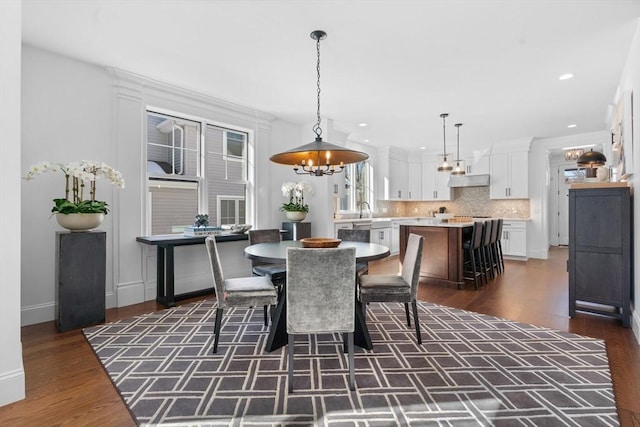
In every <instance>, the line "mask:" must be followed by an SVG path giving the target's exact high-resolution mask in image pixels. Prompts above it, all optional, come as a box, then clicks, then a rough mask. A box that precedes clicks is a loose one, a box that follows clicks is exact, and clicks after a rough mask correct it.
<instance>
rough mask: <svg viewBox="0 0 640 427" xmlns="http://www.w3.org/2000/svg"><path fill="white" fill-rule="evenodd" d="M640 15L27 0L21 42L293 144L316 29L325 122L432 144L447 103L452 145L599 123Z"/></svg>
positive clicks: (605, 3) (594, 127) (356, 4)
mask: <svg viewBox="0 0 640 427" xmlns="http://www.w3.org/2000/svg"><path fill="white" fill-rule="evenodd" d="M639 16H640V0H634V1H631V0H624V1H623V0H602V1H599V0H581V1H580V0H531V1H529V0H511V1H506V0H504V1H500V0H493V1H483V0H466V1H456V0H446V1H445V0H422V1H418V0H414V1H405V0H387V1H383V0H379V1H355V0H352V1H349V0H340V1H331V0H323V1H268V0H263V1H259V0H253V1H243V0H235V1H204V0H199V1H190V0H182V1H177V0H174V1H170V0H161V1H157V0H136V1H131V0H127V1H120V0H102V1H97V0H93V1H89V0H85V1H79V0H72V1H68V0H67V1H62V0H38V1H36V0H24V1H23V40H24V43H26V44H29V45H32V46H36V47H40V48H43V49H47V50H50V51H54V52H57V53H60V54H63V55H67V56H69V57H73V58H77V59H81V60H84V61H88V62H91V63H95V64H99V65H104V66H111V67H116V68H120V69H123V70H127V71H130V72H134V73H137V74H141V75H144V76H148V77H151V78H154V79H156V80H160V81H164V82H167V83H172V84H175V85H178V86H181V87H185V88H188V89H193V90H196V91H199V92H201V93H205V94H208V95H212V96H214V97H216V98H220V99H223V100H226V101H231V102H234V103H237V104H241V105H244V106H247V107H251V108H255V109H258V110H261V111H264V112H267V113H271V114H274V115H275V116H277V117H279V118H281V119H283V120H287V121H290V122H294V123H299V124H301V125H309V138H308V141H301V143H304V142H310V141H312V140H313V138H314V136H315V135H314V134H313V132H312V130H311V126H312V125H313V123H314V122H315V120H316V47H315V41H314V40H312V39H311V38H310V37H309V34H310V33H311V31H313V30H317V29H322V30H324V31H326V32H327V33H328V37H327V38H326V39H325V40H323V41H322V42H321V45H320V50H321V88H322V92H321V114H322V117H323V119H324V118H330V119H333V120H334V124H335V127H336V128H338V129H340V130H342V131H346V132H348V133H349V134H350V139H352V140H354V141H358V142H363V143H366V144H369V145H372V146H385V145H394V146H398V147H403V148H406V149H418V148H420V147H423V146H425V147H428V148H429V149H433V150H441V148H442V139H443V138H442V119H441V118H440V114H441V113H445V112H446V113H449V117H448V118H447V129H446V132H447V143H448V145H449V147H453V144H455V128H454V126H453V124H454V123H458V122H461V123H463V126H462V127H461V128H460V145H461V149H462V150H463V151H464V150H465V146H466V147H479V146H486V145H488V144H491V143H493V142H497V141H508V140H513V139H519V138H523V137H559V136H567V135H572V134H580V133H585V132H592V131H598V130H604V129H606V128H607V124H606V119H607V114H608V110H610V109H611V106H610V104H611V103H612V102H614V98H615V94H616V89H617V85H618V83H619V81H620V77H621V72H622V70H623V67H624V64H625V60H626V57H627V54H628V51H629V46H630V43H631V39H632V37H633V33H634V30H635V28H636V25H637V18H638V17H639ZM565 73H573V74H574V75H575V77H574V78H572V79H569V80H564V81H560V80H559V79H558V77H559V76H560V75H562V74H565ZM359 123H367V124H368V126H366V127H360V126H358V124H359ZM569 124H575V125H576V127H575V128H568V127H567V126H568V125H569ZM329 142H331V141H329ZM448 151H451V148H449V150H448Z"/></svg>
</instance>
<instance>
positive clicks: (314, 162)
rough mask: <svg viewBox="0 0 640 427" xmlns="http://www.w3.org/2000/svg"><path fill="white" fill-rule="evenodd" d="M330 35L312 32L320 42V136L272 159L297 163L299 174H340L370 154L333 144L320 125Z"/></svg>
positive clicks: (318, 56) (317, 64)
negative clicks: (323, 61)
mask: <svg viewBox="0 0 640 427" xmlns="http://www.w3.org/2000/svg"><path fill="white" fill-rule="evenodd" d="M326 37H327V33H326V32H324V31H321V30H316V31H313V32H312V33H311V38H312V39H313V40H315V41H316V52H317V63H316V71H317V76H318V78H317V84H316V86H317V106H318V108H317V110H316V117H317V122H316V124H315V125H314V126H313V132H314V133H315V134H316V139H315V141H313V142H310V143H308V144H305V145H301V146H300V147H296V148H293V149H291V150H289V151H285V152H283V153H278V154H274V155H273V156H271V157H270V158H269V160H271V161H272V162H274V163H280V164H283V165H290V166H293V170H294V172H295V173H296V174H298V175H312V176H323V175H333V174H334V173H340V172H342V171H343V170H344V166H345V165H346V164H350V163H358V162H361V161H363V160H367V159H368V158H369V155H368V154H367V153H363V152H361V151H356V150H350V149H348V148H346V147H342V146H340V145H335V144H330V143H328V142H325V141H323V140H322V128H321V127H320V122H321V119H320V40H323V39H325V38H326Z"/></svg>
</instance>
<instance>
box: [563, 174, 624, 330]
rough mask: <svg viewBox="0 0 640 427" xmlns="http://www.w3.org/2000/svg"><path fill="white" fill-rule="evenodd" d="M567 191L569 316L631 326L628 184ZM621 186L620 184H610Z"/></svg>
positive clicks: (574, 186)
mask: <svg viewBox="0 0 640 427" xmlns="http://www.w3.org/2000/svg"><path fill="white" fill-rule="evenodd" d="M598 184H600V185H597V186H595V185H594V186H592V187H590V186H589V185H588V184H582V185H572V187H571V189H570V190H569V261H568V264H567V268H568V271H569V316H570V317H575V314H576V311H585V312H591V313H596V314H599V315H605V316H612V317H615V318H618V319H620V320H621V321H622V326H624V327H629V326H630V325H631V317H630V300H631V281H632V264H631V263H632V254H631V251H632V245H633V235H632V233H633V228H632V226H631V221H632V220H631V204H632V203H631V193H630V188H629V187H628V186H625V187H621V186H613V185H609V186H605V185H603V184H601V183H598ZM608 184H621V183H608Z"/></svg>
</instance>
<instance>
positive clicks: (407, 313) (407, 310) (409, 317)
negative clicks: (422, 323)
mask: <svg viewBox="0 0 640 427" xmlns="http://www.w3.org/2000/svg"><path fill="white" fill-rule="evenodd" d="M404 312H405V314H406V315H407V326H409V327H411V316H409V303H408V302H405V303H404Z"/></svg>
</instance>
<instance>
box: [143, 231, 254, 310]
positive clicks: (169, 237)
mask: <svg viewBox="0 0 640 427" xmlns="http://www.w3.org/2000/svg"><path fill="white" fill-rule="evenodd" d="M205 239H206V237H205V236H199V237H188V236H184V235H182V234H159V235H154V236H141V237H136V241H137V242H140V243H144V244H145V245H152V246H156V247H157V250H158V253H157V267H156V268H157V277H156V282H157V283H156V301H157V302H159V303H160V304H162V305H164V306H165V307H174V306H175V305H176V301H180V300H183V299H187V298H192V297H195V296H200V295H207V294H211V293H213V287H210V288H206V289H202V290H199V291H195V292H187V293H184V294H180V295H175V282H174V280H175V278H174V258H173V248H175V247H176V246H188V245H203V244H204V240H205ZM248 239H249V236H247V235H246V234H244V233H243V234H234V233H222V234H218V235H216V242H230V241H237V240H248Z"/></svg>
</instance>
